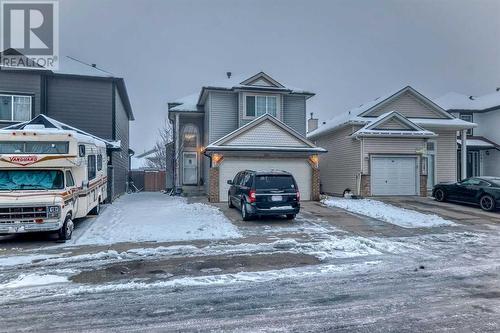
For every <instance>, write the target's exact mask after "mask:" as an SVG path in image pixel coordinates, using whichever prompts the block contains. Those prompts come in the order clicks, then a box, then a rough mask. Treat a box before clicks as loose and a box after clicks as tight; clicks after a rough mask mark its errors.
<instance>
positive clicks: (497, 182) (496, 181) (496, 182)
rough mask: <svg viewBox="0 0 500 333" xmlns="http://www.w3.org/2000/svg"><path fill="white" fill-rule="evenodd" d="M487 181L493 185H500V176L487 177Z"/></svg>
mask: <svg viewBox="0 0 500 333" xmlns="http://www.w3.org/2000/svg"><path fill="white" fill-rule="evenodd" d="M488 181H489V182H490V183H491V184H493V186H495V187H500V178H493V179H488Z"/></svg>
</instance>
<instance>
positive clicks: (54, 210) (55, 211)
mask: <svg viewBox="0 0 500 333" xmlns="http://www.w3.org/2000/svg"><path fill="white" fill-rule="evenodd" d="M60 216H61V207H60V206H49V207H48V208H47V217H51V218H58V217H60Z"/></svg>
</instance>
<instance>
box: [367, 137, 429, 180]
mask: <svg viewBox="0 0 500 333" xmlns="http://www.w3.org/2000/svg"><path fill="white" fill-rule="evenodd" d="M362 140H363V157H364V161H363V173H364V174H370V160H369V158H370V154H381V155H383V154H388V155H392V154H401V155H417V154H418V153H417V151H419V150H422V148H423V147H424V143H425V140H424V139H411V138H363V139H362Z"/></svg>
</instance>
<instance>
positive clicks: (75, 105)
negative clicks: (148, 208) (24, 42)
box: [0, 58, 134, 198]
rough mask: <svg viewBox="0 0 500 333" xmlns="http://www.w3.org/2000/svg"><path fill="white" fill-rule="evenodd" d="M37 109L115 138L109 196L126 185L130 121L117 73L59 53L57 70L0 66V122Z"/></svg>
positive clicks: (19, 118) (35, 112)
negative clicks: (115, 148) (119, 146)
mask: <svg viewBox="0 0 500 333" xmlns="http://www.w3.org/2000/svg"><path fill="white" fill-rule="evenodd" d="M39 114H43V115H46V116H49V117H51V118H54V119H56V120H58V121H60V122H63V123H66V124H69V125H71V126H73V127H76V128H79V129H81V130H83V131H85V132H88V133H90V134H93V135H95V136H98V137H100V138H103V139H106V140H110V141H119V142H120V144H121V149H120V150H119V151H109V158H108V166H109V168H110V170H109V172H108V176H110V178H109V179H110V183H109V186H108V191H109V193H108V194H109V195H108V197H109V198H116V197H117V196H119V195H120V194H122V193H124V192H125V190H126V184H127V180H128V171H129V121H131V120H134V116H133V113H132V108H131V105H130V101H129V98H128V94H127V89H126V87H125V82H124V80H123V79H122V78H118V77H113V76H111V75H110V74H108V73H105V72H103V71H101V70H99V69H97V68H95V67H92V66H86V65H83V64H81V63H78V62H75V61H73V60H69V59H63V58H61V62H60V70H58V71H49V70H45V69H18V68H9V67H1V68H0V127H6V126H9V125H13V124H16V123H20V122H24V121H28V120H31V119H32V118H34V117H36V116H37V115H39Z"/></svg>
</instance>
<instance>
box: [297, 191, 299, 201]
mask: <svg viewBox="0 0 500 333" xmlns="http://www.w3.org/2000/svg"><path fill="white" fill-rule="evenodd" d="M297 201H300V192H299V191H297Z"/></svg>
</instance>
